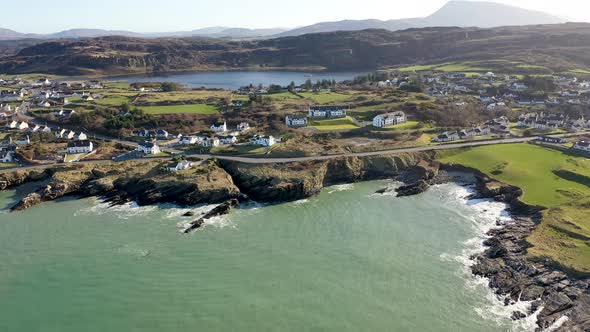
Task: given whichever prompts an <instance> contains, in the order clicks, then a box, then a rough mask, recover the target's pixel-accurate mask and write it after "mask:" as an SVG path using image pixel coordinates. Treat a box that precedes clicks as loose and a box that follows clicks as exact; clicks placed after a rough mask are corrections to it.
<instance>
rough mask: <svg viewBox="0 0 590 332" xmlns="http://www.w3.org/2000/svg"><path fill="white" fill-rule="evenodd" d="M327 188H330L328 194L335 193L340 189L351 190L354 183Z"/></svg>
mask: <svg viewBox="0 0 590 332" xmlns="http://www.w3.org/2000/svg"><path fill="white" fill-rule="evenodd" d="M327 190H328V194H333V193H335V192H339V191H351V190H354V184H353V183H349V184H339V185H336V186H331V187H328V188H327Z"/></svg>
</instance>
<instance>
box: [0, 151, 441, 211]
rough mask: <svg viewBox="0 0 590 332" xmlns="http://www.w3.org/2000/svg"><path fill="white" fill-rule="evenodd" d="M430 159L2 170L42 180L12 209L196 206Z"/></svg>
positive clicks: (393, 170) (281, 193)
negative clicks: (65, 202)
mask: <svg viewBox="0 0 590 332" xmlns="http://www.w3.org/2000/svg"><path fill="white" fill-rule="evenodd" d="M431 157H432V154H428V153H408V154H400V155H395V156H374V157H363V158H359V157H346V158H339V159H333V160H325V161H310V162H299V163H285V164H270V165H269V164H244V163H238V162H229V161H218V162H213V161H207V162H202V163H201V164H200V165H198V166H195V167H193V168H192V169H189V170H185V171H180V172H169V171H167V170H166V169H165V168H166V167H165V166H166V164H165V163H163V162H161V161H149V160H146V161H130V162H125V163H104V164H74V165H67V166H59V167H55V168H51V169H47V170H44V171H38V170H29V171H15V172H6V173H2V174H0V189H1V190H4V189H8V188H13V187H16V186H19V185H22V184H25V183H28V182H32V183H38V186H37V188H35V189H33V191H32V192H30V193H29V194H27V195H26V196H25V197H24V198H22V199H21V200H20V201H19V202H18V203H17V204H16V205H15V206H14V207H13V211H20V210H25V209H27V208H30V207H32V206H35V205H37V204H39V203H42V202H46V201H53V200H56V199H59V198H61V197H64V196H73V195H79V196H82V197H89V196H97V197H101V198H103V199H104V200H105V201H107V202H110V203H112V204H113V205H117V204H124V203H127V202H130V201H134V202H136V203H137V204H139V205H150V204H156V203H174V204H178V205H183V206H191V205H197V204H204V203H209V204H216V203H223V202H226V201H229V200H231V199H241V200H244V199H245V198H246V196H248V197H250V198H251V199H254V200H256V201H259V202H269V203H276V202H286V201H295V200H299V199H304V198H308V197H311V196H314V195H317V194H318V193H319V192H320V191H321V190H322V188H324V186H328V185H334V184H340V183H350V182H356V181H367V180H376V179H385V178H394V177H396V176H399V175H400V174H401V173H402V172H404V171H407V170H410V169H412V168H413V167H416V166H417V165H418V164H419V163H420V162H421V161H423V160H430V159H431Z"/></svg>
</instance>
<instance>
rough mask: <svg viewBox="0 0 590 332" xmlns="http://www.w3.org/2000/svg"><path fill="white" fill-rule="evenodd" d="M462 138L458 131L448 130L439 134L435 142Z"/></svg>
mask: <svg viewBox="0 0 590 332" xmlns="http://www.w3.org/2000/svg"><path fill="white" fill-rule="evenodd" d="M458 139H460V137H459V134H458V133H457V132H456V131H447V132H444V133H442V134H440V135H438V136H437V137H436V138H435V139H434V141H435V142H451V141H456V140H458Z"/></svg>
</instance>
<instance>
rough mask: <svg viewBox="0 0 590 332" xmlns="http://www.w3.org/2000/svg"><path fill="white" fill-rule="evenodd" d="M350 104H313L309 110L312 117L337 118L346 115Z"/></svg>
mask: <svg viewBox="0 0 590 332" xmlns="http://www.w3.org/2000/svg"><path fill="white" fill-rule="evenodd" d="M348 109H349V107H348V106H312V107H310V108H309V110H308V114H309V117H310V118H316V119H317V118H327V119H337V118H344V117H346V112H347V110H348Z"/></svg>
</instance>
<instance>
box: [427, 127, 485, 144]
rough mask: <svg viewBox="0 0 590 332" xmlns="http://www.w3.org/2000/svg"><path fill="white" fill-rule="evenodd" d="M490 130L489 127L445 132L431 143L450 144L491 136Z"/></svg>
mask: <svg viewBox="0 0 590 332" xmlns="http://www.w3.org/2000/svg"><path fill="white" fill-rule="evenodd" d="M491 132H492V130H491V128H490V127H489V126H481V127H476V128H468V129H463V130H459V131H446V132H444V133H442V134H440V135H438V136H436V137H435V138H434V139H433V141H435V142H439V143H442V142H452V141H458V140H463V139H470V138H475V137H479V136H487V135H489V134H491Z"/></svg>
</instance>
